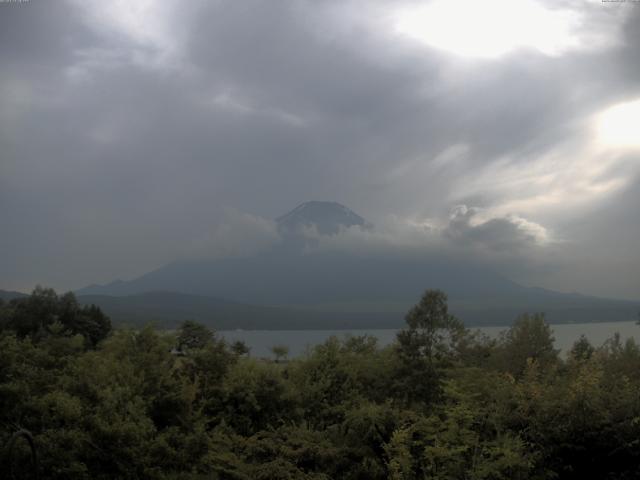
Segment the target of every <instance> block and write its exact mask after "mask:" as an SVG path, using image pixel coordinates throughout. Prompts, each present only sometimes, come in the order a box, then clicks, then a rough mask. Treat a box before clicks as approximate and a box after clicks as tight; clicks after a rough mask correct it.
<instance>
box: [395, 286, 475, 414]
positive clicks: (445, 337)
mask: <svg viewBox="0 0 640 480" xmlns="http://www.w3.org/2000/svg"><path fill="white" fill-rule="evenodd" d="M405 320H406V322H407V328H405V329H404V330H401V331H400V332H398V335H397V339H398V353H399V356H400V358H401V360H402V371H401V372H399V377H398V378H399V381H400V382H401V385H400V389H399V391H400V392H402V393H403V394H404V396H405V397H406V399H407V400H409V401H415V400H419V401H426V402H430V401H432V400H435V399H436V398H437V397H438V395H439V393H440V381H441V367H443V366H445V364H446V362H447V361H448V360H451V359H452V358H453V356H454V355H455V351H456V345H457V342H458V340H459V339H460V337H461V336H463V335H464V333H465V328H464V325H463V324H462V323H461V322H460V321H459V320H458V319H456V318H455V317H454V316H453V315H451V314H449V308H448V305H447V295H446V294H445V293H444V292H442V291H440V290H427V291H426V292H425V293H424V294H423V295H422V298H421V299H420V302H419V303H418V304H417V305H415V306H414V307H413V308H411V310H409V312H408V313H407V315H406V317H405Z"/></svg>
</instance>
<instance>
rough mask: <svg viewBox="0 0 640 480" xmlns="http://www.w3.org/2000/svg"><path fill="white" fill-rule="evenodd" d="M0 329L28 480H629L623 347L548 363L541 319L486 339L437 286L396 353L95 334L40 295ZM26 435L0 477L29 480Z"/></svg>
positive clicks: (66, 307) (68, 303)
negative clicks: (291, 355) (259, 348)
mask: <svg viewBox="0 0 640 480" xmlns="http://www.w3.org/2000/svg"><path fill="white" fill-rule="evenodd" d="M0 329H1V331H0V448H2V446H4V445H7V444H8V443H9V440H10V438H11V437H12V435H14V434H15V432H17V431H19V430H23V429H24V430H26V431H28V432H30V434H31V435H32V436H33V440H34V443H35V446H36V450H37V454H38V457H39V464H40V465H39V471H40V475H41V478H56V479H76V478H83V479H84V478H87V479H111V478H125V479H136V478H149V479H156V478H157V479H161V478H172V479H173V478H175V479H178V478H184V479H196V478H198V479H199V478H203V479H204V478H210V479H427V478H428V479H432V478H433V479H442V480H445V479H451V480H453V479H456V480H457V479H474V480H476V479H477V480H479V479H584V478H597V479H635V478H639V477H640V348H639V347H638V346H637V345H636V344H635V343H634V342H633V341H632V340H630V341H628V342H626V343H624V344H621V342H620V340H619V337H617V336H614V337H613V338H612V339H610V340H609V341H607V342H606V343H605V344H604V345H602V346H599V347H597V348H594V347H593V346H591V345H590V344H589V342H588V341H587V340H586V339H584V338H581V339H579V340H578V341H577V342H576V343H575V345H574V347H573V349H572V350H571V351H570V352H568V354H567V355H566V358H561V357H560V356H559V355H558V352H557V351H555V350H554V348H553V338H552V335H551V331H550V328H549V326H548V325H547V324H545V322H544V319H543V317H542V316H539V315H534V316H523V317H521V318H520V319H518V320H517V322H516V323H515V324H514V325H513V327H511V328H510V329H509V330H508V331H507V332H505V334H504V335H503V336H502V337H501V338H500V339H498V340H495V341H494V340H489V339H488V338H485V337H482V336H480V335H479V334H477V333H475V334H474V333H472V332H470V331H469V330H467V329H465V328H464V326H463V325H462V324H460V322H458V321H457V320H456V319H455V318H453V317H451V316H450V315H449V314H448V311H447V304H446V297H445V296H444V294H442V293H441V292H438V291H427V292H426V293H425V295H424V296H423V298H422V299H421V301H420V303H418V305H416V306H415V307H414V308H413V309H412V310H411V311H410V312H409V313H408V314H407V326H406V328H405V330H403V331H402V332H400V333H399V335H398V339H397V342H396V343H395V344H394V345H391V346H389V347H386V348H379V347H378V346H377V345H376V341H375V339H374V338H371V337H366V336H365V337H355V338H347V339H344V340H338V339H335V338H332V339H330V340H328V341H327V342H326V343H325V344H323V345H320V346H317V347H316V348H315V349H314V350H313V351H312V352H311V353H310V354H309V355H308V356H305V357H303V358H296V359H293V360H291V361H288V362H283V361H280V360H278V361H277V362H276V361H271V360H264V359H262V360H261V359H254V358H251V357H250V356H249V353H248V352H247V349H246V348H245V346H244V345H242V344H234V345H228V344H225V343H224V342H223V341H222V340H221V339H219V338H217V337H216V336H215V335H214V334H213V333H212V332H210V331H209V330H207V329H206V328H205V327H203V326H202V325H199V324H196V323H193V322H185V323H184V324H183V327H182V328H181V329H180V330H179V331H178V332H177V333H176V334H175V335H169V334H166V333H163V332H159V331H156V330H154V329H153V328H151V327H147V328H143V329H141V330H116V331H111V327H110V323H109V320H108V318H106V317H105V316H104V315H103V314H102V312H101V311H100V310H99V309H98V308H95V307H80V306H79V305H78V304H77V302H76V301H75V299H74V297H73V295H70V294H67V295H64V296H61V297H58V296H57V295H55V293H54V292H53V291H51V290H46V289H37V290H36V291H35V292H34V293H33V294H32V295H31V296H30V297H28V298H24V299H17V300H12V301H11V302H8V303H3V304H2V305H0ZM285 353H286V352H285ZM278 357H279V358H280V357H282V355H279V356H278ZM23 437H24V438H23ZM26 439H27V435H26V434H25V435H23V436H22V437H15V438H14V442H13V448H12V450H11V451H10V452H9V451H8V450H7V449H5V450H4V452H3V458H2V464H1V465H0V472H1V473H0V477H2V478H11V475H14V476H15V477H17V478H18V477H21V476H22V477H24V478H29V475H32V473H33V472H32V471H31V464H30V457H29V455H30V450H29V443H28V442H27V441H26Z"/></svg>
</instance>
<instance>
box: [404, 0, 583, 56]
mask: <svg viewBox="0 0 640 480" xmlns="http://www.w3.org/2000/svg"><path fill="white" fill-rule="evenodd" d="M578 21H579V18H578V14H577V13H576V12H573V11H569V10H561V9H557V8H555V9H553V10H552V9H548V8H545V7H543V6H542V5H540V4H539V3H537V2H535V1H533V0H483V1H478V0H471V1H452V0H434V1H432V2H431V3H428V4H418V5H412V6H409V7H405V8H403V9H402V10H400V12H399V13H398V14H397V16H396V23H395V26H396V29H397V31H398V32H399V33H401V34H404V35H407V36H408V37H410V38H413V39H415V40H418V41H421V42H424V43H425V44H427V45H429V46H431V47H434V48H437V49H442V50H445V51H448V52H451V53H454V54H457V55H462V56H468V57H481V58H494V57H499V56H501V55H504V54H506V53H509V52H512V51H514V50H516V49H519V48H530V49H534V50H537V51H539V52H541V53H543V54H545V55H552V56H554V55H560V54H562V53H563V52H565V51H567V50H569V49H572V48H576V47H578V46H579V45H580V40H579V39H578V38H577V36H576V35H575V33H574V29H575V27H576V25H577V23H578Z"/></svg>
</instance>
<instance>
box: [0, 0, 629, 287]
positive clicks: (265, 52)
mask: <svg viewBox="0 0 640 480" xmlns="http://www.w3.org/2000/svg"><path fill="white" fill-rule="evenodd" d="M523 1H524V0H523ZM459 3H460V5H461V8H462V9H464V2H459ZM492 3H495V2H488V3H487V5H490V4H492ZM529 3H530V2H529ZM398 5H399V4H398V2H387V1H383V0H380V1H371V2H364V1H354V2H338V1H329V0H327V1H322V2H317V1H314V2H304V1H291V2H286V1H283V2H264V1H249V0H247V1H230V2H224V1H217V2H205V1H194V2H178V1H166V2H157V3H154V2H103V1H95V2H80V1H68V2H64V3H63V2H45V1H36V0H31V1H30V2H28V3H21V4H10V3H5V4H0V39H1V42H0V55H1V58H2V65H3V66H2V69H1V70H0V142H1V143H0V145H2V155H1V157H2V158H1V160H0V215H1V218H2V224H3V234H2V236H0V248H2V251H3V252H4V253H5V255H3V256H2V259H1V260H0V288H1V287H5V288H30V287H31V286H32V285H33V284H35V283H36V282H41V283H46V284H51V285H54V286H56V287H59V288H70V287H78V286H82V285H84V284H87V283H92V282H102V281H108V280H112V279H114V278H118V277H124V278H128V277H131V276H135V275H138V274H142V273H144V272H145V271H147V270H150V269H152V268H155V267H157V266H159V265H161V264H163V263H166V262H169V261H172V260H174V259H175V258H178V257H179V256H181V255H184V254H185V251H186V250H185V249H187V250H188V248H187V247H185V245H188V246H192V247H193V248H194V249H195V250H197V251H201V252H216V254H220V252H224V251H226V250H225V248H226V247H224V244H225V242H228V240H227V239H229V238H234V237H233V235H232V233H230V232H231V230H232V229H239V230H238V231H241V232H245V231H247V232H249V230H251V229H252V228H254V227H255V228H256V235H257V239H256V242H253V243H252V242H251V241H247V243H246V245H247V246H246V247H242V248H245V249H251V248H253V246H254V245H258V244H262V242H267V243H268V242H271V241H276V240H274V238H273V237H272V236H270V235H271V233H270V230H269V228H270V227H269V226H268V222H267V223H265V222H266V220H264V219H270V218H274V217H276V216H278V215H280V214H282V213H284V212H285V211H287V210H289V209H290V208H293V207H294V206H295V205H296V204H298V203H299V202H301V201H304V200H308V199H314V198H316V199H330V200H336V201H339V202H341V203H344V204H345V205H348V206H349V207H350V208H352V209H353V210H355V211H356V212H358V213H360V214H361V215H363V216H364V217H365V218H367V219H368V220H370V221H372V222H374V223H375V224H377V225H384V226H385V228H382V230H383V231H384V232H385V233H384V235H387V236H389V235H390V236H393V233H392V232H393V231H392V230H391V227H388V225H389V222H388V219H389V218H391V216H393V218H395V219H396V220H395V226H394V227H393V228H396V230H395V231H396V232H397V234H396V236H397V237H402V238H405V236H404V235H405V234H404V233H403V232H406V231H407V229H408V230H409V231H410V232H412V233H411V234H410V235H409V237H410V238H412V240H411V242H412V244H413V243H414V242H415V241H417V242H418V243H420V242H422V241H424V243H425V244H428V245H431V244H432V243H433V241H432V239H430V237H429V235H427V234H425V237H424V240H423V237H420V236H418V240H414V238H415V228H413V227H411V226H412V225H414V226H415V225H425V224H433V225H435V226H436V228H437V229H439V230H438V231H439V232H440V233H439V234H438V237H439V238H440V239H442V238H447V239H448V242H450V243H455V244H457V245H460V246H462V245H465V246H466V248H468V249H470V251H473V252H474V254H477V255H479V256H484V257H485V258H486V259H488V260H491V261H494V260H495V262H496V265H497V267H498V268H500V269H503V270H504V271H506V272H507V273H509V274H511V275H514V276H516V277H517V279H519V280H521V281H523V282H525V283H530V284H531V283H535V284H539V285H542V286H547V287H551V288H559V289H561V290H581V291H584V292H587V293H596V294H602V295H615V296H623V297H635V298H638V297H640V283H639V282H638V281H637V277H638V275H637V272H638V271H639V270H640V254H639V253H638V249H637V247H636V243H637V239H638V238H639V234H640V224H639V223H638V221H637V218H636V216H635V214H634V212H635V208H636V207H637V205H638V204H639V202H640V180H639V179H640V175H639V174H640V162H639V160H640V154H639V151H638V150H637V149H631V150H629V149H627V150H624V151H622V150H619V149H609V148H601V147H600V146H598V145H597V144H596V143H594V142H595V140H594V138H595V133H594V130H593V128H592V124H593V119H594V115H596V114H597V113H598V112H600V111H602V110H604V109H606V108H607V107H609V106H610V105H613V104H616V103H619V102H624V101H629V100H633V99H638V98H640V67H638V62H637V61H636V59H637V54H638V48H639V47H640V7H637V6H636V5H633V4H631V3H628V4H607V3H604V4H603V3H600V2H580V1H566V2H550V3H547V4H546V7H547V8H550V9H552V10H553V9H556V10H558V9H563V8H564V9H566V11H567V12H572V14H573V17H575V18H576V19H577V20H575V22H574V23H575V25H574V27H575V31H576V32H577V33H576V34H575V35H576V37H575V38H576V39H577V40H576V41H577V42H578V43H579V45H578V46H577V47H575V48H572V49H569V50H567V51H566V52H562V54H559V55H548V54H545V53H542V52H540V51H536V50H535V49H532V48H529V49H527V48H524V49H522V48H521V49H516V50H514V51H512V52H510V53H508V54H506V55H504V56H501V57H499V58H491V59H477V58H476V59H470V58H464V57H460V56H457V55H455V54H452V53H450V52H447V51H444V50H439V49H435V48H432V47H430V46H428V45H424V44H421V43H419V42H416V41H415V40H413V39H410V38H406V37H404V36H402V35H400V34H398V32H397V31H396V30H395V29H394V24H393V19H394V12H395V11H396V10H397V8H398ZM407 5H409V6H410V4H407ZM487 8H489V7H487ZM462 14H463V13H462V12H461V15H462ZM573 17H572V18H573ZM458 205H466V206H467V210H466V211H465V212H466V213H465V214H462V213H461V210H455V208H456V206H458ZM228 207H232V208H235V209H238V210H239V211H243V212H250V213H251V215H248V216H243V215H242V214H240V215H239V217H240V218H242V219H243V221H240V222H238V221H236V220H234V221H230V220H229V218H230V217H229V215H228V214H227V213H225V212H226V211H227V210H226V209H227V208H228ZM451 212H457V213H456V215H458V216H457V217H455V218H452V219H450V218H449V217H450V215H451ZM233 218H236V217H233ZM391 223H394V222H391ZM387 227H388V228H387ZM412 228H413V229H412ZM251 231H253V230H251ZM209 232H217V233H214V234H211V233H209ZM220 232H222V233H220ZM225 232H226V233H225ZM247 235H249V233H246V234H245V233H242V234H241V236H242V237H247ZM380 235H381V234H380ZM427 237H429V238H427ZM345 238H346V237H345ZM368 238H371V237H368ZM347 240H348V239H347ZM347 240H345V242H347ZM362 241H366V240H362ZM203 242H204V243H203ZM206 242H209V244H210V245H209V244H206ZM480 244H481V245H483V246H482V248H479V247H478V245H480ZM221 245H222V246H221ZM189 248H191V247H189ZM425 248H426V247H425ZM429 248H431V247H429ZM504 250H508V251H509V255H508V256H507V257H508V259H509V260H508V261H507V260H505V259H504V258H505V256H504V255H497V254H498V253H500V252H502V251H504Z"/></svg>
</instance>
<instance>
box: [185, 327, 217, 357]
mask: <svg viewBox="0 0 640 480" xmlns="http://www.w3.org/2000/svg"><path fill="white" fill-rule="evenodd" d="M213 337H214V335H213V332H212V331H211V330H209V329H208V328H207V327H206V326H205V325H203V324H201V323H198V322H194V321H193V320H185V321H184V322H182V324H181V325H180V328H179V329H178V349H180V350H182V351H189V350H199V349H201V348H204V347H206V346H207V345H208V344H209V343H210V342H211V341H212V340H213Z"/></svg>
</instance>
